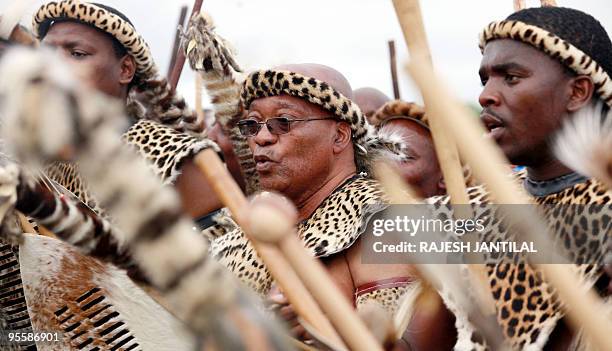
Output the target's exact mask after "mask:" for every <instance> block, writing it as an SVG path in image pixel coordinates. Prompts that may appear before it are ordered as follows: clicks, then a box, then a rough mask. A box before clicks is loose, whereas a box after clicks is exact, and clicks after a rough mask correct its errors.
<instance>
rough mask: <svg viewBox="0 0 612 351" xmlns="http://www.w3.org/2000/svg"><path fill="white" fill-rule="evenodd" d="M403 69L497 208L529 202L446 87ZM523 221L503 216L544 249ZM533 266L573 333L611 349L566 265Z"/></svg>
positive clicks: (606, 325)
mask: <svg viewBox="0 0 612 351" xmlns="http://www.w3.org/2000/svg"><path fill="white" fill-rule="evenodd" d="M407 68H408V70H409V72H410V74H411V75H412V77H413V79H414V81H415V82H416V83H417V85H418V86H419V87H420V89H421V92H422V94H423V95H424V96H428V97H430V101H431V102H432V105H430V106H428V107H430V108H431V109H433V110H434V111H436V112H437V115H438V116H440V117H442V120H443V122H444V123H445V124H446V125H447V126H448V128H449V130H451V131H453V132H454V133H455V136H456V137H455V140H456V141H457V145H458V147H459V150H460V151H461V154H462V155H463V156H464V157H465V159H466V160H467V162H468V163H469V164H470V166H472V168H473V170H474V173H475V174H476V176H477V177H478V179H480V180H482V181H483V182H484V183H485V184H486V185H487V189H488V190H489V191H490V193H491V195H492V197H493V198H494V199H495V200H496V201H497V203H500V204H529V203H530V199H529V197H528V196H527V194H526V193H525V192H524V190H523V189H522V188H521V187H520V186H519V185H518V184H516V183H515V182H513V181H512V180H511V179H510V178H508V177H507V176H506V168H505V165H507V161H506V158H505V156H504V155H503V153H502V152H501V150H500V149H499V148H498V147H496V146H495V145H494V144H493V141H492V140H489V139H485V138H482V135H483V134H484V133H485V130H484V128H483V127H482V126H481V125H480V124H479V123H478V122H477V121H476V119H474V118H473V116H472V115H471V113H470V112H469V111H468V110H467V108H466V107H465V106H462V105H461V104H460V103H458V102H457V101H456V100H455V99H454V98H453V96H452V95H451V93H450V92H449V91H448V89H447V86H446V85H445V84H442V83H441V82H440V81H439V80H438V79H437V77H436V76H435V75H434V72H433V70H432V69H431V66H429V65H427V64H426V63H425V62H422V59H419V58H416V59H415V60H414V61H413V62H411V63H410V64H409V65H408V67H407ZM434 97H435V98H434ZM527 217H528V218H525V217H520V216H517V214H516V213H515V212H514V211H509V213H508V219H509V220H510V221H511V223H512V224H515V225H516V226H517V227H518V228H520V233H521V234H522V236H523V237H524V239H525V240H526V241H533V242H534V243H536V245H538V246H539V247H545V246H549V245H546V243H543V242H544V241H546V240H545V238H544V237H543V235H542V234H543V233H542V232H539V231H538V229H540V228H542V227H544V228H546V226H545V225H543V224H542V223H541V221H540V220H539V219H538V218H537V216H535V214H534V215H533V216H527ZM537 267H538V268H539V269H541V270H542V272H543V273H544V277H545V278H546V280H548V281H549V282H550V284H551V285H552V286H554V287H555V288H556V289H557V292H558V294H559V298H560V299H561V300H562V301H565V302H566V304H567V305H566V310H567V313H568V317H569V320H570V322H571V323H572V324H573V326H574V327H575V328H576V329H577V328H579V327H582V328H584V332H585V335H586V336H587V337H588V338H589V339H590V340H592V341H593V343H594V345H596V347H598V348H599V349H600V350H606V349H609V346H610V345H612V335H611V334H610V331H611V330H612V323H611V322H610V321H609V320H608V319H607V318H606V317H605V316H604V315H603V314H602V313H601V311H604V310H605V307H604V306H603V304H602V302H601V301H600V299H599V298H598V297H597V295H596V294H595V293H594V292H593V291H592V290H588V291H584V290H583V289H580V288H578V287H577V286H576V282H578V281H580V278H579V277H578V276H577V274H576V273H575V272H574V271H572V269H571V267H570V266H569V265H565V264H540V265H537Z"/></svg>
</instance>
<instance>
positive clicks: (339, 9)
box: [0, 0, 612, 104]
mask: <svg viewBox="0 0 612 351" xmlns="http://www.w3.org/2000/svg"><path fill="white" fill-rule="evenodd" d="M13 1H29V0H0V10H2V9H4V8H5V7H6V6H7V5H8V4H10V3H11V2H13ZM97 1H98V2H100V3H104V4H107V5H110V6H113V7H116V8H117V9H119V10H121V11H122V12H123V13H125V14H126V15H127V16H128V17H129V18H130V19H131V20H132V22H133V23H134V24H135V26H136V28H137V30H138V31H139V32H140V33H141V34H142V35H143V36H144V38H145V40H147V41H148V43H149V45H150V46H151V50H152V52H153V56H154V57H155V59H156V61H157V64H158V65H159V66H160V68H161V71H162V72H166V70H167V66H168V62H169V60H170V51H171V49H170V48H171V46H172V42H173V38H174V28H175V27H176V23H177V21H178V16H179V10H180V6H181V5H189V8H190V9H191V6H192V4H193V2H192V1H185V0H97ZM31 3H32V7H31V8H32V11H31V12H33V11H34V10H35V9H36V8H37V7H38V6H39V5H40V4H42V3H44V1H41V0H32V1H31ZM512 3H513V1H512V0H466V1H460V0H421V9H422V11H423V18H424V22H425V29H426V32H427V35H428V39H429V42H430V46H431V50H432V55H433V60H434V65H435V67H436V69H437V70H438V72H439V73H440V75H441V76H442V77H443V78H444V79H446V81H447V82H448V83H449V85H450V87H451V88H452V90H453V91H454V92H455V93H456V94H457V95H458V96H459V97H460V98H461V99H463V100H464V101H466V102H472V103H476V101H477V98H478V94H479V92H480V90H481V86H480V81H479V78H478V74H477V72H478V66H479V64H480V57H481V55H480V51H479V49H478V34H479V32H480V30H481V29H482V28H483V27H484V26H485V25H487V24H488V23H489V22H491V21H493V20H500V19H503V18H505V17H506V16H508V15H509V14H510V13H511V12H512V11H513V7H512ZM557 3H558V4H559V5H561V6H567V7H573V8H576V9H579V10H582V11H585V12H588V13H590V14H593V15H594V16H595V17H596V18H597V19H599V20H600V21H601V23H602V24H603V26H604V27H605V28H606V30H607V31H608V33H611V32H612V3H611V2H610V1H609V0H607V1H606V0H580V1H578V0H557ZM527 4H528V6H539V1H537V0H536V1H534V0H528V1H527ZM203 9H204V10H206V11H208V12H209V14H210V15H211V16H212V17H213V19H214V21H215V23H216V25H217V32H218V33H219V34H220V35H222V36H224V37H225V38H226V39H227V40H229V41H230V42H231V43H232V44H233V46H234V47H235V49H236V50H237V53H238V55H237V57H238V61H239V62H240V64H241V65H242V66H243V68H244V69H246V70H252V69H257V68H266V67H269V66H273V65H278V64H281V63H299V62H315V63H321V64H326V65H329V66H332V67H334V68H336V69H338V70H339V71H341V72H342V73H344V74H345V75H346V77H347V78H348V79H349V81H350V82H351V85H352V86H353V89H356V88H359V87H363V86H373V87H376V88H378V89H380V90H382V91H383V92H384V93H386V94H387V95H388V96H390V97H392V95H393V90H392V86H391V77H390V73H389V56H388V48H387V41H388V40H390V39H393V40H395V42H396V48H397V59H398V63H403V62H406V60H408V54H407V50H406V48H405V44H404V41H403V37H402V33H401V30H400V27H399V24H398V22H397V18H396V16H395V12H394V9H393V5H392V2H391V0H353V1H351V0H308V1H301V0H299V1H298V0H293V1H291V0H204V5H203ZM30 22H31V17H30V16H24V18H23V20H22V23H23V24H27V25H28V26H29V23H30ZM398 72H399V74H400V90H401V96H402V98H403V99H405V100H409V101H420V96H419V94H418V92H417V91H416V90H415V88H414V87H413V85H412V83H411V81H410V78H409V76H408V75H407V74H406V73H405V72H404V71H403V70H402V69H401V67H399V68H398ZM193 87H194V76H193V74H192V72H191V71H190V69H189V67H188V66H186V68H185V70H184V71H183V76H182V79H181V83H180V84H179V91H180V92H181V93H182V94H183V95H184V96H185V97H186V98H187V99H188V101H189V102H190V103H193V99H194V88H193ZM205 99H206V98H205ZM205 103H206V104H207V100H205Z"/></svg>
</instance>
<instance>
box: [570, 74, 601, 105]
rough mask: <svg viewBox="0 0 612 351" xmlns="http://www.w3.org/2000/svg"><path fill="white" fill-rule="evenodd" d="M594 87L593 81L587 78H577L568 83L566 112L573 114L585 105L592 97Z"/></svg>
mask: <svg viewBox="0 0 612 351" xmlns="http://www.w3.org/2000/svg"><path fill="white" fill-rule="evenodd" d="M594 90H595V86H594V84H593V80H592V79H591V77H588V76H584V75H582V76H578V77H575V78H572V80H571V81H570V98H569V101H568V103H567V111H568V112H575V111H578V110H579V109H581V108H582V107H583V106H584V105H586V104H587V103H588V102H589V101H591V98H592V97H593V91H594Z"/></svg>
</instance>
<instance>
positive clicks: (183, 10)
mask: <svg viewBox="0 0 612 351" xmlns="http://www.w3.org/2000/svg"><path fill="white" fill-rule="evenodd" d="M187 10H188V8H187V6H181V13H180V14H179V20H178V24H177V26H176V34H175V35H174V45H172V54H171V55H170V64H169V65H168V74H167V75H166V76H167V77H168V78H169V77H170V74H172V69H173V68H174V64H175V63H176V56H177V55H178V52H179V49H180V46H181V36H180V32H179V27H180V26H185V19H186V18H187Z"/></svg>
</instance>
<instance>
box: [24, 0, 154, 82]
mask: <svg viewBox="0 0 612 351" xmlns="http://www.w3.org/2000/svg"><path fill="white" fill-rule="evenodd" d="M59 19H72V20H75V21H78V22H81V23H84V24H88V25H91V26H93V27H95V28H98V29H100V30H101V31H103V32H105V33H108V34H109V35H111V36H113V38H115V39H117V41H119V43H120V44H121V45H123V47H125V49H126V50H127V52H128V53H129V54H130V55H131V56H132V57H134V60H135V61H136V73H137V75H138V76H139V77H140V78H141V79H142V80H148V79H150V78H153V77H154V76H155V75H156V74H157V68H156V66H155V62H154V61H153V56H152V55H151V51H150V49H149V45H148V44H147V43H146V42H145V40H144V39H143V38H142V36H140V34H138V32H136V29H134V26H132V24H130V23H129V22H128V21H126V20H125V19H123V18H121V17H120V16H118V15H116V14H114V13H112V12H110V11H109V10H107V9H105V8H102V7H100V6H97V5H95V4H91V3H87V2H82V1H80V0H62V1H59V2H57V1H53V2H49V3H47V4H44V5H42V6H41V7H40V8H39V9H38V11H37V12H36V14H35V15H34V18H33V20H32V32H33V33H34V35H36V37H37V38H38V39H39V40H40V39H41V37H44V35H45V34H46V32H47V31H48V30H49V26H50V25H51V23H52V22H53V21H54V20H59Z"/></svg>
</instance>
